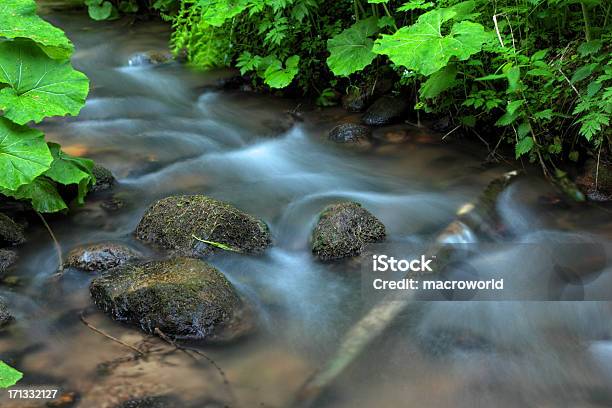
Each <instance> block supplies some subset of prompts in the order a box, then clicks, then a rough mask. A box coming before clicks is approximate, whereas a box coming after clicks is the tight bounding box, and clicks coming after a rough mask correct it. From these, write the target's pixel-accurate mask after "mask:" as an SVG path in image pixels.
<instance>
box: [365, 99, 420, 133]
mask: <svg viewBox="0 0 612 408" xmlns="http://www.w3.org/2000/svg"><path fill="white" fill-rule="evenodd" d="M408 108H409V104H408V101H407V100H406V99H405V98H402V97H395V96H383V97H382V98H379V99H378V100H377V101H376V102H374V104H373V105H372V106H370V108H369V109H368V110H367V111H366V113H365V114H364V115H363V116H362V118H361V121H362V122H363V123H364V124H365V125H369V126H382V125H389V124H391V123H394V122H397V121H399V120H400V119H402V117H403V116H404V114H405V113H406V112H407V111H408Z"/></svg>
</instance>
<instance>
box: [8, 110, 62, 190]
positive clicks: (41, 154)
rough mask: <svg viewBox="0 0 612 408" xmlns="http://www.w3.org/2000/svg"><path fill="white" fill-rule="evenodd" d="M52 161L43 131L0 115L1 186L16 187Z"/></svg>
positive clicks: (48, 165) (46, 168) (45, 167)
mask: <svg viewBox="0 0 612 408" xmlns="http://www.w3.org/2000/svg"><path fill="white" fill-rule="evenodd" d="M52 161H53V156H51V153H50V152H49V148H48V147H47V144H46V143H45V140H44V137H43V134H42V133H41V132H39V131H38V130H35V129H30V128H28V127H25V126H17V125H15V124H14V123H12V122H11V121H9V120H7V119H4V118H2V117H0V174H1V175H2V177H0V188H3V189H7V190H17V189H18V188H19V187H20V186H22V185H24V184H28V183H30V182H32V180H34V179H35V178H36V177H38V176H39V175H41V174H42V173H44V172H45V171H47V170H48V169H49V167H50V165H51V162H52Z"/></svg>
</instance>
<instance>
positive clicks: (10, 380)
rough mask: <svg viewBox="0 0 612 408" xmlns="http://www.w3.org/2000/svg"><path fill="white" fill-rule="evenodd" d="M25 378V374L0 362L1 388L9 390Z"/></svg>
mask: <svg viewBox="0 0 612 408" xmlns="http://www.w3.org/2000/svg"><path fill="white" fill-rule="evenodd" d="M22 378H23V373H20V372H19V371H17V370H15V369H14V368H13V367H11V366H10V365H8V364H6V363H5V362H4V361H0V388H9V387H12V386H13V385H15V384H17V382H18V381H19V380H21V379H22Z"/></svg>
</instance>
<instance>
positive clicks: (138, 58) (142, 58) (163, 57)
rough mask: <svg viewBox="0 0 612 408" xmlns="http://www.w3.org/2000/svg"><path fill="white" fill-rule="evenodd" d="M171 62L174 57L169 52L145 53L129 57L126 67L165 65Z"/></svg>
mask: <svg viewBox="0 0 612 408" xmlns="http://www.w3.org/2000/svg"><path fill="white" fill-rule="evenodd" d="M173 60H174V56H173V55H172V53H171V52H169V51H145V52H140V53H138V54H136V55H133V56H132V57H130V59H129V60H128V65H129V66H130V67H141V66H147V65H160V64H167V63H169V62H172V61H173Z"/></svg>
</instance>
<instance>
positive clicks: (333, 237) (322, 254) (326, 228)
mask: <svg viewBox="0 0 612 408" xmlns="http://www.w3.org/2000/svg"><path fill="white" fill-rule="evenodd" d="M385 236H386V232H385V226H384V225H383V223H382V222H380V221H379V220H378V219H377V218H376V217H375V216H374V215H372V214H371V213H370V212H369V211H368V210H366V209H365V208H363V207H362V206H361V204H359V203H355V202H344V203H339V204H332V205H330V206H328V207H326V208H325V209H324V210H323V212H322V213H321V215H320V216H319V221H318V223H317V225H316V227H315V229H314V231H313V233H312V252H313V254H314V255H315V256H316V257H317V258H319V259H320V260H323V261H329V260H334V259H341V258H347V257H351V256H355V255H359V254H360V253H361V252H362V250H363V247H364V245H365V244H367V243H373V242H379V241H382V240H384V239H385Z"/></svg>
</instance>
